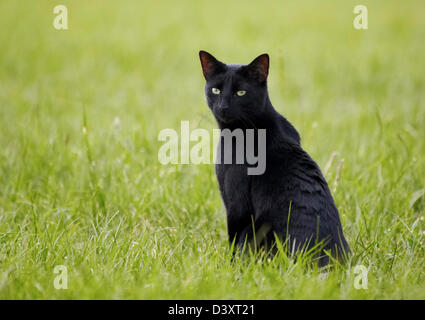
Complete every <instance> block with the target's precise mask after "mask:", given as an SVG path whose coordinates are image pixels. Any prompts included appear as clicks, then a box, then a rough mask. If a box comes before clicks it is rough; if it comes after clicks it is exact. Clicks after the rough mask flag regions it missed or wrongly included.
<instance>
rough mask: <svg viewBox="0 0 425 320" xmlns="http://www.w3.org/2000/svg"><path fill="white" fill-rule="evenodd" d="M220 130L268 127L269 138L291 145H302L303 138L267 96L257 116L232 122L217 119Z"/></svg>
mask: <svg viewBox="0 0 425 320" xmlns="http://www.w3.org/2000/svg"><path fill="white" fill-rule="evenodd" d="M217 123H218V127H219V128H220V130H224V129H229V130H232V131H233V130H235V129H242V130H246V129H254V130H257V129H266V130H267V137H268V138H267V139H269V140H270V139H271V140H278V141H281V142H284V143H285V144H289V145H301V139H300V135H299V133H298V131H297V130H296V129H295V127H294V126H293V125H292V124H291V123H290V122H289V121H288V120H287V119H286V118H285V117H283V116H282V115H281V114H280V113H278V112H277V111H276V109H275V108H274V107H273V105H272V103H271V101H270V99H269V97H268V96H267V97H266V101H265V105H264V108H263V112H262V113H261V114H257V115H256V116H255V118H246V119H241V120H237V121H234V122H231V123H224V122H220V121H219V120H217Z"/></svg>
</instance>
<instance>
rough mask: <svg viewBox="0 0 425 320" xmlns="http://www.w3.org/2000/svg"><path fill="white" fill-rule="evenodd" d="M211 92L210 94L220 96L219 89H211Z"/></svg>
mask: <svg viewBox="0 0 425 320" xmlns="http://www.w3.org/2000/svg"><path fill="white" fill-rule="evenodd" d="M211 91H212V93H214V94H220V89H217V88H212V89H211Z"/></svg>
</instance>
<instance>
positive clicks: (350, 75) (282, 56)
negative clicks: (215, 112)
mask: <svg viewBox="0 0 425 320" xmlns="http://www.w3.org/2000/svg"><path fill="white" fill-rule="evenodd" d="M57 4H66V5H67V6H68V11H69V30H67V31H57V30H55V29H54V28H53V26H52V22H53V7H54V6H55V5H57ZM357 4H359V3H358V2H355V1H320V2H317V1H303V2H299V1H297V2H295V1H290V2H289V1H288V3H284V2H282V1H277V0H276V1H273V2H268V1H262V2H254V1H252V2H248V1H231V2H228V1H181V2H179V3H178V4H177V2H175V1H173V2H171V1H169V2H162V1H161V2H160V1H155V2H151V4H146V3H145V4H144V3H142V2H141V1H123V2H120V3H119V4H118V2H113V1H102V2H98V3H97V2H95V1H75V0H73V1H37V2H34V1H12V0H6V1H1V2H0V298H3V299H77V298H81V299H90V298H101V299H103V298H112V299H118V298H124V299H127V298H129V299H133V298H139V299H160V298H161V299H171V298H177V299H178V298H182V299H222V298H225V299H300V298H306V299H389V298H395V299H408V298H413V299H424V298H425V268H424V265H425V261H424V258H425V250H424V246H425V243H424V240H425V221H424V210H425V200H424V195H423V193H424V189H425V166H424V161H425V159H424V156H425V142H424V141H425V126H424V125H425V123H424V120H425V108H424V101H425V90H424V88H425V86H424V85H425V77H424V73H425V60H424V56H425V42H424V41H423V40H424V39H425V22H424V19H423V12H424V10H425V3H424V2H423V1H420V0H418V1H363V2H362V4H365V5H367V6H368V9H369V29H368V30H365V31H358V30H355V29H354V28H353V24H352V23H353V18H354V14H353V8H354V6H355V5H357ZM199 49H205V50H208V51H210V52H211V53H213V54H215V55H216V56H217V57H218V58H220V59H222V60H224V61H225V62H229V63H248V62H250V61H251V60H252V59H253V58H254V57H256V56H257V55H258V54H260V53H263V52H268V53H269V54H270V56H271V69H270V78H269V88H270V95H271V99H272V102H273V104H274V105H275V107H276V108H277V109H278V110H279V111H280V112H281V113H282V114H284V115H285V116H286V117H287V118H288V119H289V120H290V121H291V122H292V123H293V124H294V125H295V127H296V128H297V129H298V130H299V132H300V134H301V136H302V141H303V146H304V148H305V149H306V150H307V151H308V152H309V153H310V154H311V156H312V157H313V158H314V159H315V160H316V161H317V162H318V163H319V165H320V166H321V168H322V169H325V167H326V165H327V163H328V162H329V159H331V157H332V154H333V153H334V152H336V153H335V157H334V159H333V162H332V164H331V165H330V166H329V169H328V170H327V172H326V178H327V180H328V182H329V185H330V187H331V189H333V190H334V192H333V195H334V198H335V201H336V204H337V206H338V208H339V211H340V215H341V220H342V224H343V227H344V232H345V235H346V238H347V240H348V242H349V244H350V246H351V248H352V250H353V253H354V255H353V257H352V259H351V261H350V263H349V264H348V265H346V266H340V267H338V268H336V269H335V270H334V271H332V272H330V273H329V275H328V277H327V278H323V277H322V276H320V273H319V271H318V270H316V269H311V268H306V265H305V263H302V262H300V263H297V264H295V265H294V264H293V263H292V262H291V261H290V260H288V259H287V258H285V257H284V256H278V257H277V258H275V259H274V260H272V261H263V262H261V261H258V262H254V261H252V262H250V263H249V262H248V263H241V262H239V261H238V262H237V263H234V264H232V263H231V262H230V255H229V249H228V245H227V232H226V224H225V212H224V208H223V205H222V203H221V199H220V195H219V191H218V186H217V182H216V179H215V173H214V168H213V166H212V165H179V166H176V165H169V166H163V165H161V164H160V163H159V162H158V159H157V153H158V149H159V147H160V146H161V143H160V142H158V140H157V136H158V133H159V131H160V130H161V129H164V128H174V129H176V130H179V128H180V121H181V120H189V121H190V123H191V126H193V127H195V126H198V127H202V128H207V129H209V130H210V129H212V128H214V127H215V123H214V121H213V117H212V115H211V114H210V112H209V110H208V108H207V106H206V105H205V100H204V96H203V85H204V80H203V77H202V73H201V69H200V64H199V59H198V56H197V55H198V50H199ZM116 118H119V119H120V125H114V121H115V119H116ZM84 122H86V123H85V124H84ZM83 127H85V128H86V133H84V132H83ZM342 160H343V165H342V167H341V169H340V170H339V169H338V168H339V167H340V165H341V162H342ZM338 172H339V174H338ZM357 264H362V265H364V266H366V267H367V268H368V269H369V273H368V280H369V281H368V289H367V290H357V289H355V288H354V286H353V283H354V277H355V275H354V273H353V269H354V267H355V266H356V265H357ZM57 265H66V266H67V267H68V276H69V280H68V281H69V282H68V286H69V288H68V290H57V289H55V288H54V286H53V280H54V278H55V276H56V275H55V274H54V273H53V269H54V267H55V266H57Z"/></svg>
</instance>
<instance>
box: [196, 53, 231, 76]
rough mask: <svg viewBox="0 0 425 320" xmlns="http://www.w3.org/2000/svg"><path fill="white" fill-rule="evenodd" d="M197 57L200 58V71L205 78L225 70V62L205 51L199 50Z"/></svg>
mask: <svg viewBox="0 0 425 320" xmlns="http://www.w3.org/2000/svg"><path fill="white" fill-rule="evenodd" d="M199 58H200V59H201V66H202V72H203V73H204V77H205V79H206V80H208V79H209V78H211V77H212V76H213V75H215V74H217V73H220V72H223V71H224V70H225V64H224V63H222V62H220V61H218V60H217V59H216V58H214V57H213V56H212V55H211V54H209V53H208V52H206V51H203V50H201V51H199Z"/></svg>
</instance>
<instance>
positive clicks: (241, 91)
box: [236, 90, 246, 97]
mask: <svg viewBox="0 0 425 320" xmlns="http://www.w3.org/2000/svg"><path fill="white" fill-rule="evenodd" d="M245 93H246V91H245V90H239V91H237V92H236V94H237V95H238V96H239V97H242V96H243V95H245Z"/></svg>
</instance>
